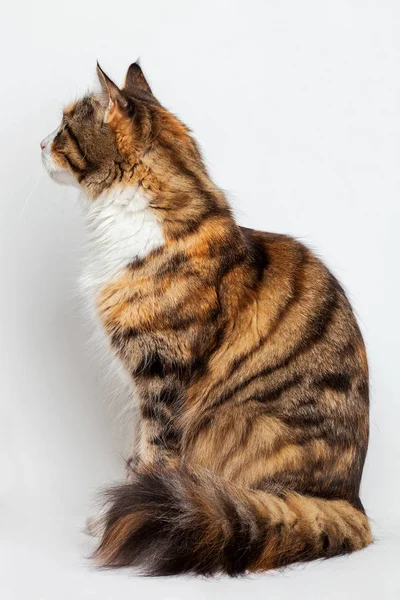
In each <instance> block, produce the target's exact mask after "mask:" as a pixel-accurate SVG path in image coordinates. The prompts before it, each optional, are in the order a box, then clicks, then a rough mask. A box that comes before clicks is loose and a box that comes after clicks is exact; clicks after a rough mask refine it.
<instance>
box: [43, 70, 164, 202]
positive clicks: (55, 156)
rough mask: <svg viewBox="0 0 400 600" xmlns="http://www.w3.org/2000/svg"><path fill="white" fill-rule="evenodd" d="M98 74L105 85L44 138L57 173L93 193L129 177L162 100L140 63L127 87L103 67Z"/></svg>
mask: <svg viewBox="0 0 400 600" xmlns="http://www.w3.org/2000/svg"><path fill="white" fill-rule="evenodd" d="M98 76H99V80H100V83H101V86H102V91H101V92H100V93H98V94H93V95H90V96H86V97H84V98H82V99H81V100H78V101H77V102H75V103H73V104H71V105H70V106H68V107H67V108H66V109H65V110H64V113H63V117H62V121H61V123H60V125H59V127H58V128H57V129H56V130H55V131H54V132H53V133H51V134H50V135H48V136H47V137H46V138H45V139H44V140H43V141H42V142H41V144H40V146H41V149H42V160H43V163H44V166H45V168H46V170H47V171H48V173H49V174H50V176H51V177H52V179H54V180H55V181H57V182H58V183H62V184H67V185H71V184H72V185H78V186H79V187H83V188H84V189H86V190H87V191H88V192H89V194H90V195H91V196H92V197H95V196H97V195H98V194H99V193H101V192H102V191H103V190H104V189H106V188H109V187H111V186H112V185H115V184H116V183H120V182H121V181H122V180H123V179H124V178H125V180H126V179H129V176H130V175H131V174H132V172H133V169H134V165H136V164H137V163H138V161H139V160H140V157H141V155H142V153H143V152H144V150H145V148H146V144H147V143H148V141H149V131H150V130H151V129H152V126H153V121H154V119H153V118H151V114H150V113H151V112H153V113H154V110H153V111H151V107H153V109H154V108H155V107H156V106H159V105H158V103H157V101H156V99H155V98H154V96H153V95H152V93H151V90H150V87H149V86H148V84H147V82H146V80H145V79H144V76H143V73H142V71H141V69H140V67H139V66H138V65H136V64H134V65H131V67H130V68H129V70H128V74H127V78H126V81H125V87H124V88H123V89H122V90H120V89H119V88H118V87H117V86H116V85H115V84H114V83H113V82H112V81H111V80H110V79H109V78H108V77H107V76H106V75H105V74H104V73H103V71H102V70H101V69H100V68H99V67H98Z"/></svg>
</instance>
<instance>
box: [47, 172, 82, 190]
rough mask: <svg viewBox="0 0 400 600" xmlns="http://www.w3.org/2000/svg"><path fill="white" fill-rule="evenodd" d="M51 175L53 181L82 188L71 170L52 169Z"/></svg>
mask: <svg viewBox="0 0 400 600" xmlns="http://www.w3.org/2000/svg"><path fill="white" fill-rule="evenodd" d="M49 175H50V177H51V179H52V180H53V181H55V182H56V183H59V184H60V185H69V186H73V187H76V188H78V189H81V186H80V185H79V183H78V182H77V180H76V179H75V177H74V176H73V175H72V173H70V172H69V171H64V170H62V171H61V170H60V171H51V172H49Z"/></svg>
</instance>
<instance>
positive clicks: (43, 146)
mask: <svg viewBox="0 0 400 600" xmlns="http://www.w3.org/2000/svg"><path fill="white" fill-rule="evenodd" d="M45 148H46V140H42V141H41V142H40V149H41V150H44V149H45Z"/></svg>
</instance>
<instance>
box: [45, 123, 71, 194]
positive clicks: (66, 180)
mask: <svg viewBox="0 0 400 600" xmlns="http://www.w3.org/2000/svg"><path fill="white" fill-rule="evenodd" d="M59 130H60V127H58V128H57V129H55V130H54V131H53V132H52V133H50V134H49V135H48V136H47V137H46V138H44V140H42V142H41V148H42V161H43V164H44V167H45V169H46V171H47V172H48V174H49V175H50V177H51V178H52V179H53V180H54V181H56V182H57V183H61V184H62V185H73V186H75V187H78V188H79V189H80V185H79V183H78V181H77V179H76V177H75V175H74V174H73V173H72V172H71V171H70V170H69V169H64V168H63V167H60V166H59V165H58V164H57V163H56V162H55V161H54V159H53V156H52V154H51V145H52V143H53V140H54V138H55V137H56V135H57V133H58V132H59Z"/></svg>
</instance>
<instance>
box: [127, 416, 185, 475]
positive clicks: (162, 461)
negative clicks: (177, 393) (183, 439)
mask: <svg viewBox="0 0 400 600" xmlns="http://www.w3.org/2000/svg"><path fill="white" fill-rule="evenodd" d="M145 413H146V414H147V412H146V411H145ZM179 437H180V436H179V433H178V432H177V431H176V428H175V427H173V426H172V424H171V423H169V422H165V418H164V421H163V419H160V418H157V416H155V415H152V417H151V418H150V417H148V416H147V417H142V418H141V420H140V424H139V435H138V439H137V440H135V441H134V444H133V446H132V452H131V454H130V456H129V457H128V459H127V461H126V478H127V482H128V483H130V482H132V481H134V478H135V473H137V472H138V471H143V470H145V469H149V468H157V467H158V466H162V467H163V468H170V467H171V468H172V467H173V466H177V465H178V464H179V446H180V439H179Z"/></svg>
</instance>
